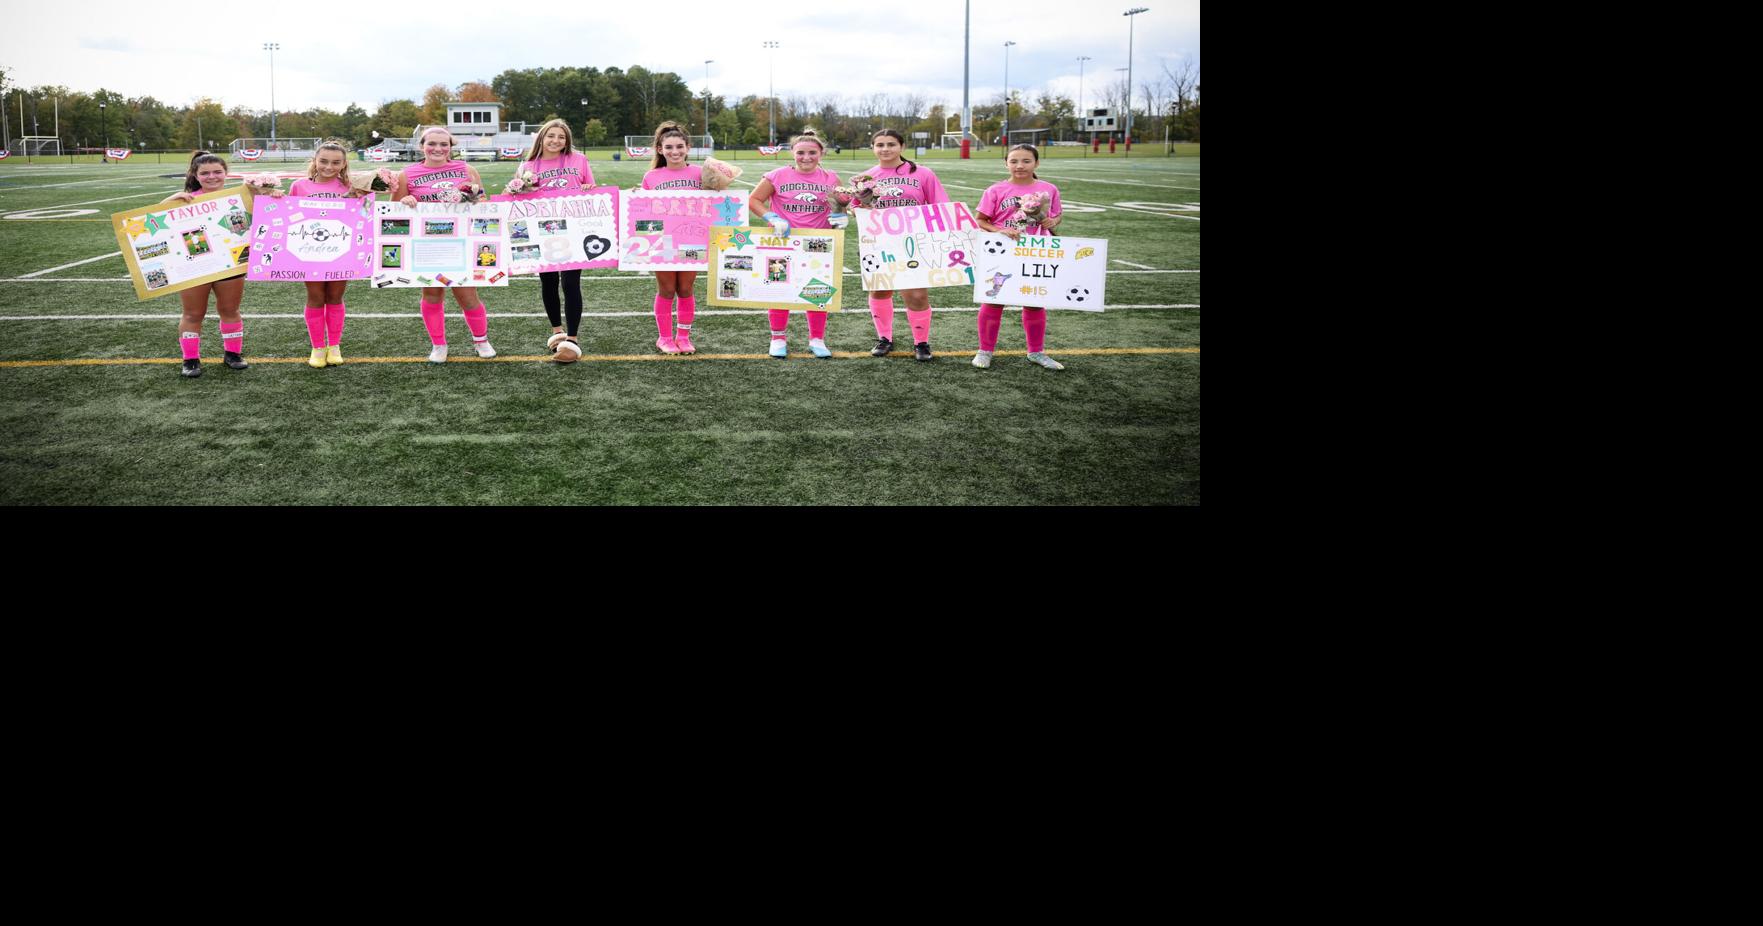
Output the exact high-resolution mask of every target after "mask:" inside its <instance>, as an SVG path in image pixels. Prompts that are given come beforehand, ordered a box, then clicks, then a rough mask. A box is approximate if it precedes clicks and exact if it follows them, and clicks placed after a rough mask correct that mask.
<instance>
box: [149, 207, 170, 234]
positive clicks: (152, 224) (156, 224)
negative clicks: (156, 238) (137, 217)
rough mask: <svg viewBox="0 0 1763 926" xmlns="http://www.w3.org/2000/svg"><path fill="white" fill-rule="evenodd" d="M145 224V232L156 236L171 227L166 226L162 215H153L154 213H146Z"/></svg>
mask: <svg viewBox="0 0 1763 926" xmlns="http://www.w3.org/2000/svg"><path fill="white" fill-rule="evenodd" d="M145 222H146V228H147V231H148V232H150V233H153V234H158V233H159V232H162V231H165V230H166V229H167V228H170V227H171V226H170V225H168V224H166V222H165V214H164V213H159V214H157V215H155V214H154V213H151V212H149V213H147V216H146V219H145Z"/></svg>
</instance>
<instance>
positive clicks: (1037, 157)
mask: <svg viewBox="0 0 1763 926" xmlns="http://www.w3.org/2000/svg"><path fill="white" fill-rule="evenodd" d="M1010 151H1027V152H1028V153H1029V154H1032V155H1034V156H1035V164H1036V165H1037V166H1039V164H1040V163H1041V149H1039V148H1036V147H1035V146H1034V145H1031V144H1029V143H1028V142H1023V143H1022V144H1020V145H1011V146H1010ZM1010 151H1006V152H1004V160H1005V161H1006V162H1008V161H1009V160H1010ZM1028 175H1029V176H1030V177H1033V178H1035V179H1036V180H1039V179H1041V175H1040V174H1037V173H1035V172H1034V171H1032V170H1031V171H1029V172H1028Z"/></svg>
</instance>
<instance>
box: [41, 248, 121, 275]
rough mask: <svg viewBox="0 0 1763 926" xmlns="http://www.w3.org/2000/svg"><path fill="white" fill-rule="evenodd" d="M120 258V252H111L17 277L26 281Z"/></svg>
mask: <svg viewBox="0 0 1763 926" xmlns="http://www.w3.org/2000/svg"><path fill="white" fill-rule="evenodd" d="M121 256H122V252H121V251H111V252H110V253H109V254H100V255H98V256H97V257H88V258H86V259H85V260H76V261H74V262H73V263H71V264H62V265H61V266H59V267H50V268H49V269H48V270H39V271H37V272H36V273H27V274H25V275H24V276H21V277H19V279H21V280H28V279H30V278H32V277H40V276H42V275H43V274H45V273H54V272H55V271H57V270H66V269H67V268H69V267H78V266H80V265H81V264H92V263H97V262H98V261H101V260H108V259H110V258H112V257H121Z"/></svg>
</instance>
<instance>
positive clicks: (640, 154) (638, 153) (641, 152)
mask: <svg viewBox="0 0 1763 926" xmlns="http://www.w3.org/2000/svg"><path fill="white" fill-rule="evenodd" d="M624 150H625V152H626V153H628V154H629V155H630V156H631V157H633V158H646V157H648V156H649V155H651V154H654V153H655V149H654V148H632V147H630V146H629V145H626V146H625V149H624Z"/></svg>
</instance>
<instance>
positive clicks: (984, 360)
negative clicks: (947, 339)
mask: <svg viewBox="0 0 1763 926" xmlns="http://www.w3.org/2000/svg"><path fill="white" fill-rule="evenodd" d="M973 365H974V366H976V367H979V368H980V369H982V370H989V369H991V368H992V352H991V351H989V350H976V351H974V352H973Z"/></svg>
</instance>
